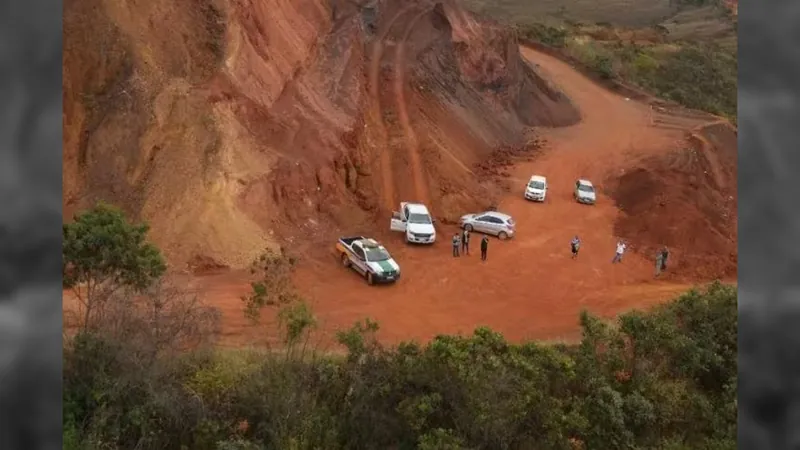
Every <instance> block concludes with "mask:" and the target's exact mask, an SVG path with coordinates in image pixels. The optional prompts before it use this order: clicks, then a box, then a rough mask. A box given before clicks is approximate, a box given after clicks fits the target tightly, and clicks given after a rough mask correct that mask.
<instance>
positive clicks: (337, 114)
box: [64, 0, 579, 267]
mask: <svg viewBox="0 0 800 450" xmlns="http://www.w3.org/2000/svg"><path fill="white" fill-rule="evenodd" d="M578 120H579V114H578V112H577V110H576V109H575V108H574V107H573V106H572V105H571V104H570V102H569V100H568V99H566V98H565V97H564V96H563V95H562V94H560V93H559V92H557V91H556V90H554V89H553V88H552V87H550V86H549V85H548V83H546V82H545V81H544V80H543V79H542V78H541V77H539V76H538V75H537V74H536V73H535V72H534V70H533V69H531V68H530V67H529V66H527V65H526V64H524V63H523V61H522V59H521V57H520V55H519V51H518V48H517V43H516V40H515V38H514V36H513V34H511V33H510V32H509V31H506V30H503V29H502V28H500V27H499V26H496V25H494V24H491V23H489V22H485V21H481V20H478V19H476V18H475V17H473V16H472V15H471V14H469V13H467V12H465V11H463V10H461V9H460V8H458V7H457V6H456V5H455V4H454V3H452V2H444V3H442V2H434V1H429V0H413V1H399V0H384V1H370V2H367V1H361V2H352V1H345V0H297V1H291V2H290V1H286V0H259V1H254V0H200V1H197V0H191V1H190V0H177V1H175V2H170V3H158V2H157V3H152V2H144V1H141V0H123V1H109V0H81V1H78V0H67V2H66V3H65V12H64V211H65V216H66V217H65V218H66V219H68V218H69V217H70V216H71V215H72V213H74V212H75V211H77V210H79V209H81V208H84V207H87V206H90V205H91V204H93V203H94V202H96V201H97V200H100V199H103V200H106V201H109V202H112V203H114V204H117V205H119V206H121V207H123V208H124V209H125V210H126V211H127V213H128V214H129V215H131V216H132V217H134V218H137V219H141V220H146V221H148V222H149V223H150V224H151V226H152V237H153V239H154V241H155V242H156V243H157V244H158V245H159V246H160V247H161V248H162V249H164V251H165V253H166V255H167V257H168V259H169V260H170V261H171V262H172V264H173V266H174V267H184V266H185V265H186V263H187V262H190V261H197V260H203V261H207V262H208V261H211V262H213V264H214V265H227V266H233V267H236V266H243V265H245V264H247V263H249V262H250V261H251V259H252V258H253V257H254V256H256V255H257V254H258V253H259V252H261V250H262V249H263V248H264V247H265V246H271V245H277V244H278V243H280V242H284V241H285V240H291V239H293V238H303V239H309V238H316V237H321V236H322V235H324V234H325V232H328V231H331V232H333V231H336V232H338V230H342V229H348V228H351V227H356V226H362V228H363V226H364V224H365V223H369V221H373V222H374V218H375V217H376V215H377V214H381V213H385V212H386V210H387V209H389V208H391V207H394V206H395V204H396V203H397V202H398V201H401V200H423V201H426V202H428V203H430V205H431V207H432V208H433V210H434V212H436V213H437V214H439V215H441V216H442V217H446V216H448V215H452V214H455V212H454V211H456V210H458V209H460V208H463V207H468V206H476V205H479V204H488V203H490V202H491V201H492V199H491V195H492V194H491V192H489V191H487V190H486V188H485V187H483V186H482V185H481V184H480V183H478V182H476V180H475V179H474V174H472V173H471V168H472V167H474V166H475V165H476V164H479V163H481V162H482V161H484V160H485V159H487V158H488V157H489V156H490V155H491V153H492V152H493V151H494V149H496V148H499V147H503V146H522V145H524V144H526V142H528V141H529V139H530V138H529V135H528V134H527V133H526V131H527V130H528V129H529V127H531V126H563V125H568V124H572V123H575V122H576V121H578ZM209 264H210V263H209Z"/></svg>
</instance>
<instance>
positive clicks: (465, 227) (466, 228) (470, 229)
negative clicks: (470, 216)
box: [464, 224, 472, 233]
mask: <svg viewBox="0 0 800 450" xmlns="http://www.w3.org/2000/svg"><path fill="white" fill-rule="evenodd" d="M464 229H465V230H467V231H469V232H470V233H472V225H471V224H466V225H464Z"/></svg>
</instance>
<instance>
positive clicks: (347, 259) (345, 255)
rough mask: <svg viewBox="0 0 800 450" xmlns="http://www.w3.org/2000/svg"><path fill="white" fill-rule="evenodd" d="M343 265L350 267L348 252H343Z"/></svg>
mask: <svg viewBox="0 0 800 450" xmlns="http://www.w3.org/2000/svg"><path fill="white" fill-rule="evenodd" d="M342 265H343V266H345V267H350V258H348V257H347V253H342Z"/></svg>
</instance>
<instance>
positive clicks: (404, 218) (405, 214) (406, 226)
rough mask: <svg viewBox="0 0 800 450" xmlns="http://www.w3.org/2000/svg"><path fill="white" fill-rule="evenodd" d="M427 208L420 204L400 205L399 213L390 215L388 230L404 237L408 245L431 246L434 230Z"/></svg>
mask: <svg viewBox="0 0 800 450" xmlns="http://www.w3.org/2000/svg"><path fill="white" fill-rule="evenodd" d="M433 223H434V220H433V217H431V214H430V212H428V208H427V207H426V206H425V205H423V204H421V203H408V202H402V203H400V211H395V212H394V213H392V221H391V223H390V225H389V228H390V229H391V230H392V231H397V232H402V233H404V234H405V235H406V238H405V239H406V242H407V243H410V244H433V243H434V242H436V228H434V226H433Z"/></svg>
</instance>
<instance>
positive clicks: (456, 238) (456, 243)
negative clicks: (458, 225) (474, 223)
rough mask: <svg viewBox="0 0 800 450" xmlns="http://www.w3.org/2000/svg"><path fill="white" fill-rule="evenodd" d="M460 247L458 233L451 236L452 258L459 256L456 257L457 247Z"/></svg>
mask: <svg viewBox="0 0 800 450" xmlns="http://www.w3.org/2000/svg"><path fill="white" fill-rule="evenodd" d="M460 245H461V239H459V237H458V233H456V234H454V235H453V256H454V257H455V256H459V255H458V247H459V246H460Z"/></svg>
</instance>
